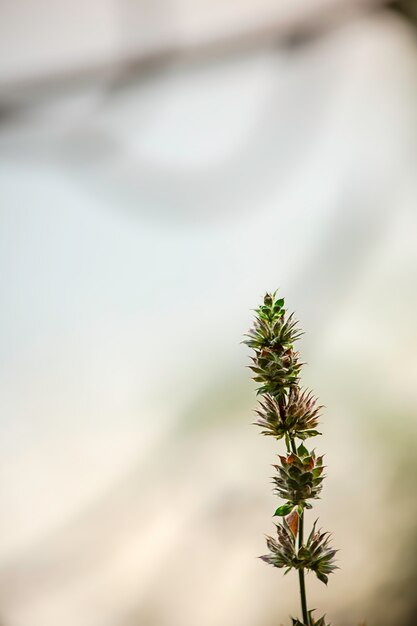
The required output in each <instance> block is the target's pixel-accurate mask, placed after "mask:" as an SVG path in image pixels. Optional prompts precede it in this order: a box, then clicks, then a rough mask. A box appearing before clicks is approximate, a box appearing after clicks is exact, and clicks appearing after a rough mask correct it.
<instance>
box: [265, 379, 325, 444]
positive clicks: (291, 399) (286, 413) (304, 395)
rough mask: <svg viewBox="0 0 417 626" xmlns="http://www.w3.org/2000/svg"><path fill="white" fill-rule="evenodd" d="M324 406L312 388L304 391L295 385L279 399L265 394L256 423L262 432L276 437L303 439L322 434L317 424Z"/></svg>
mask: <svg viewBox="0 0 417 626" xmlns="http://www.w3.org/2000/svg"><path fill="white" fill-rule="evenodd" d="M322 408H323V407H322V406H319V405H318V404H317V399H316V398H315V397H314V395H313V394H312V392H311V391H308V390H304V391H301V390H300V389H299V387H294V386H293V387H290V389H289V391H288V395H284V396H283V397H282V398H281V399H280V401H278V400H276V398H275V397H274V396H271V395H269V394H265V396H264V399H263V400H260V401H259V408H258V409H257V411H256V414H257V415H258V419H257V421H256V422H255V424H256V425H257V426H260V427H261V428H262V429H263V430H262V434H263V435H271V436H272V437H275V439H281V438H282V437H285V436H292V437H294V438H297V439H301V440H304V439H308V438H309V437H314V436H316V435H320V433H319V432H318V431H317V430H316V427H317V425H318V422H319V417H320V410H321V409H322Z"/></svg>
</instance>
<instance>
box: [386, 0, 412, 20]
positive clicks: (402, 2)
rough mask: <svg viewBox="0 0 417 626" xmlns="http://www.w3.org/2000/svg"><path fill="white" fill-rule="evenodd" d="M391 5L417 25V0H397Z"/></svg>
mask: <svg viewBox="0 0 417 626" xmlns="http://www.w3.org/2000/svg"><path fill="white" fill-rule="evenodd" d="M391 7H392V8H393V9H394V10H396V11H398V13H400V14H401V15H403V16H404V17H406V18H407V19H409V20H410V21H411V22H412V23H413V24H414V25H415V26H416V25H417V0H395V1H394V2H392V3H391Z"/></svg>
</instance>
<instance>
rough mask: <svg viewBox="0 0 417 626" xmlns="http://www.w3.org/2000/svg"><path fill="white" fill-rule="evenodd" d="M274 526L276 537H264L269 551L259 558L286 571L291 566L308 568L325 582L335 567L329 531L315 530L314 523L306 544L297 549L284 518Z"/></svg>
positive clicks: (294, 537)
mask: <svg viewBox="0 0 417 626" xmlns="http://www.w3.org/2000/svg"><path fill="white" fill-rule="evenodd" d="M276 527H277V539H274V538H273V537H267V539H266V544H267V546H268V548H269V550H270V553H269V554H265V555H263V556H261V557H260V558H261V559H262V560H263V561H265V562H266V563H269V564H270V565H273V566H274V567H279V568H282V567H285V568H287V572H288V571H289V570H290V569H292V568H294V569H308V570H310V571H312V572H314V573H315V574H316V576H317V578H318V579H319V580H321V581H322V582H323V583H325V584H327V580H328V574H330V573H331V572H333V570H335V569H337V566H336V565H335V562H334V557H335V555H336V552H337V550H333V548H331V547H330V545H329V533H323V532H321V531H316V523H315V524H314V526H313V530H312V531H311V533H310V536H309V538H308V540H307V542H306V544H305V545H303V546H301V547H300V548H299V549H298V550H297V549H296V542H295V539H296V536H295V534H294V533H293V532H292V530H291V529H290V527H289V526H288V524H287V522H286V521H285V519H284V521H283V523H282V524H277V525H276Z"/></svg>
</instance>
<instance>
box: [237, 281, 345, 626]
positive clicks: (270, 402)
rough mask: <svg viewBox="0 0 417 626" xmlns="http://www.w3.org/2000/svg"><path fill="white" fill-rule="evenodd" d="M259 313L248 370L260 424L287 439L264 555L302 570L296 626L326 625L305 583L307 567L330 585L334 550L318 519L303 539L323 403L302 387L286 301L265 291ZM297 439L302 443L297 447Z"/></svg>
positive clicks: (316, 479)
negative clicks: (313, 440)
mask: <svg viewBox="0 0 417 626" xmlns="http://www.w3.org/2000/svg"><path fill="white" fill-rule="evenodd" d="M255 313H256V315H255V322H254V325H253V327H252V328H251V330H250V331H249V333H248V334H247V335H246V340H245V343H246V344H247V345H248V346H249V347H250V348H252V350H253V351H254V356H253V357H252V364H251V365H250V369H251V370H252V372H253V373H254V376H253V378H254V380H255V381H256V382H257V383H258V384H259V385H260V386H259V387H258V389H257V395H258V396H260V400H259V405H258V408H257V410H256V414H257V416H258V419H257V421H256V424H257V425H258V426H260V427H261V428H262V433H263V434H264V435H270V436H272V437H274V438H275V439H276V440H280V439H284V441H285V444H286V448H287V455H286V456H281V455H278V458H279V464H278V465H274V468H275V470H276V475H275V476H274V478H273V482H274V485H275V493H276V494H277V495H278V496H279V497H280V498H282V499H284V500H285V503H284V504H282V505H281V506H279V507H278V508H277V510H276V511H275V513H274V516H277V517H281V518H282V523H279V524H277V525H276V529H277V539H275V538H273V537H267V546H268V548H269V550H270V552H269V554H266V555H264V556H262V557H261V559H262V560H263V561H265V562H266V563H269V564H271V565H273V566H274V567H278V568H286V571H285V573H287V572H289V571H290V570H291V569H296V570H298V578H299V584H300V599H301V612H302V620H303V621H302V622H300V621H299V620H298V619H294V618H292V625H293V626H328V624H326V622H325V617H324V616H323V617H321V618H320V619H318V620H316V619H315V618H314V617H313V615H312V613H313V611H309V610H308V607H307V595H306V585H305V572H306V570H307V571H313V572H315V574H316V576H317V577H318V579H319V580H321V581H322V582H323V583H325V584H327V581H328V575H329V574H330V573H332V572H333V571H334V570H335V569H336V565H335V563H334V557H335V554H336V550H333V549H332V548H331V547H330V545H329V533H323V532H322V531H319V530H316V523H317V521H316V522H315V523H314V524H313V528H312V530H311V532H310V534H309V536H308V538H307V541H304V518H305V510H306V509H311V508H312V504H311V500H314V499H317V498H319V497H320V492H321V489H322V482H323V480H324V474H323V470H324V465H323V456H318V457H317V456H316V453H315V451H314V450H310V451H309V450H308V449H307V448H306V447H305V446H304V441H306V440H307V439H309V438H310V437H316V436H317V435H320V434H321V433H319V431H318V430H317V426H318V423H319V416H320V410H321V409H322V407H321V406H319V405H318V404H317V399H316V398H315V397H314V396H313V394H312V393H311V392H310V391H307V390H302V389H301V386H300V372H301V368H302V365H303V364H302V363H300V361H299V354H298V352H295V350H294V343H295V341H297V339H298V338H299V337H300V335H301V333H300V332H299V330H298V328H297V322H296V321H295V320H294V316H293V314H291V315H287V311H286V309H285V308H284V299H283V298H277V295H276V292H275V293H273V294H269V293H267V294H266V295H265V297H264V300H263V303H262V304H261V306H260V307H259V308H258V309H256V311H255ZM297 439H299V440H300V442H301V443H300V444H299V445H298V447H297V443H296V440H297Z"/></svg>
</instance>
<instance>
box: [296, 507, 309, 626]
mask: <svg viewBox="0 0 417 626" xmlns="http://www.w3.org/2000/svg"><path fill="white" fill-rule="evenodd" d="M303 535H304V511H303V512H302V513H301V515H300V517H299V522H298V549H300V548H301V546H302V545H303V542H304V538H303ZM298 579H299V581H300V599H301V610H302V612H303V622H304V624H305V625H306V626H310V618H309V614H308V610H307V594H306V585H305V578H304V568H301V569H299V570H298Z"/></svg>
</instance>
